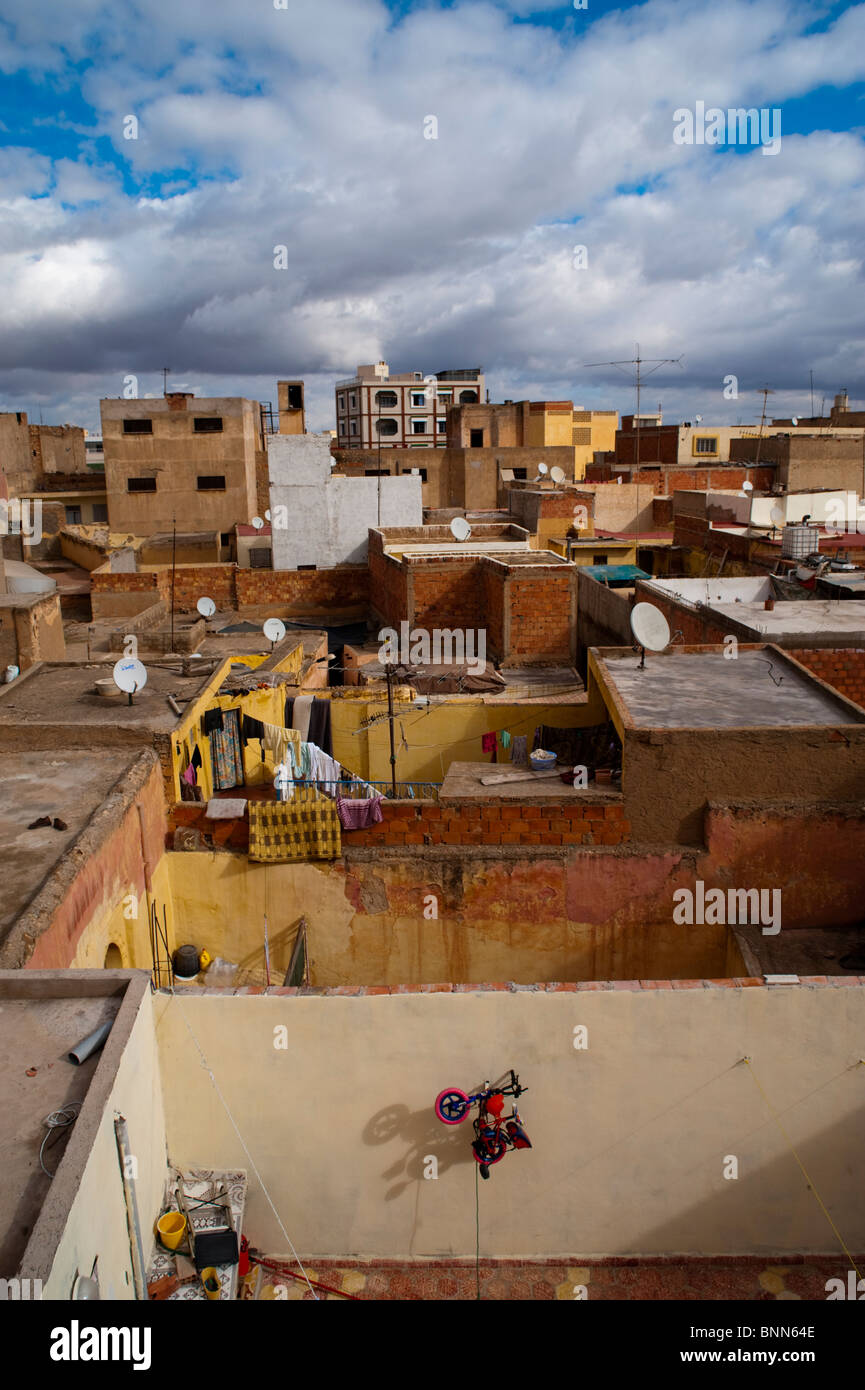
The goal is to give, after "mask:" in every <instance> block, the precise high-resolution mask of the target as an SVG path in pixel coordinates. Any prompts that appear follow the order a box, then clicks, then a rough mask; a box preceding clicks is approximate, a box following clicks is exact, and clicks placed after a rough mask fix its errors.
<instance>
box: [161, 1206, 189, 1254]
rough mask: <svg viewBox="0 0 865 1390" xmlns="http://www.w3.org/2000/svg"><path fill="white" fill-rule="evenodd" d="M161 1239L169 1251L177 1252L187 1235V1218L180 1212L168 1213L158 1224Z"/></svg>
mask: <svg viewBox="0 0 865 1390" xmlns="http://www.w3.org/2000/svg"><path fill="white" fill-rule="evenodd" d="M156 1229H157V1231H158V1232H159V1239H160V1240H161V1241H162V1244H163V1245H164V1246H165V1247H166V1248H167V1249H168V1250H176V1249H177V1247H178V1246H179V1245H180V1242H181V1241H182V1240H183V1237H184V1236H185V1235H186V1217H185V1216H184V1215H183V1213H182V1212H179V1211H167V1212H166V1213H165V1215H164V1216H160V1218H159V1220H158V1221H157V1223H156Z"/></svg>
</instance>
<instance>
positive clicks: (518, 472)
mask: <svg viewBox="0 0 865 1390" xmlns="http://www.w3.org/2000/svg"><path fill="white" fill-rule="evenodd" d="M514 481H515V482H518V483H524V482H525V481H526V470H525V468H515V469H514Z"/></svg>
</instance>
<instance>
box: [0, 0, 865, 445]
mask: <svg viewBox="0 0 865 1390" xmlns="http://www.w3.org/2000/svg"><path fill="white" fill-rule="evenodd" d="M277 6H279V8H277ZM0 71H2V74H3V89H4V96H5V100H4V101H3V104H2V112H0V118H2V119H0V198H2V213H0V294H2V302H3V309H4V313H3V321H4V332H3V333H2V335H0V409H2V410H17V409H23V410H27V411H28V412H29V414H30V417H31V419H33V420H38V419H39V418H40V415H41V418H43V419H44V421H45V422H46V423H58V422H61V421H66V420H68V421H70V422H73V423H77V424H83V425H85V426H87V427H88V428H90V429H97V428H98V418H99V417H98V400H99V398H100V397H101V396H119V395H121V394H122V392H123V389H124V379H125V378H126V377H127V376H130V375H133V376H135V377H136V378H137V380H138V391H139V394H140V395H142V396H143V395H146V394H148V393H153V394H160V393H161V391H162V374H161V368H162V367H163V366H168V367H170V368H171V371H170V373H169V378H168V380H169V385H170V386H171V385H173V386H175V387H176V388H178V389H187V390H194V391H196V392H197V393H198V394H202V395H246V396H251V397H254V398H256V399H262V400H267V399H271V400H274V401H275V381H276V378H277V377H279V376H289V377H303V378H304V379H305V380H306V383H307V400H308V427H309V428H311V429H323V428H326V427H330V426H332V425H333V423H334V421H333V383H334V381H335V380H337V379H338V378H341V377H345V376H350V375H352V374H353V372H354V369H355V366H356V364H357V363H359V362H373V361H375V360H377V359H378V358H379V357H384V358H385V359H386V360H387V361H388V362H389V363H390V365H391V369H392V370H393V371H405V370H420V371H423V372H424V373H428V372H433V371H438V370H440V369H442V368H447V367H459V366H478V365H482V366H483V367H484V368H485V370H486V372H487V384H488V386H489V388H490V397H491V399H492V400H501V399H503V398H504V397H512V398H514V399H520V398H526V397H531V398H534V399H542V398H548V399H557V398H570V399H573V400H574V401H575V402H576V403H577V404H578V405H585V406H587V407H588V406H599V407H608V408H609V407H614V408H618V409H620V410H629V409H631V408H632V406H633V390H632V387H631V386H630V384H629V377H628V373H629V372H630V371H631V369H630V368H627V367H626V368H623V369H617V368H608V367H589V366H587V364H590V363H596V362H599V361H606V360H607V359H628V358H631V357H633V356H634V353H635V343H637V342H639V345H640V352H641V354H642V355H643V356H645V357H646V358H649V359H651V358H681V363H680V365H676V366H662V367H660V368H659V369H658V370H657V371H655V373H654V375H653V376H652V377H651V379H650V381H649V382H647V386H646V394H645V395H644V397H643V401H644V405H645V406H646V407H650V408H655V407H656V406H657V404H658V403H659V402H660V403H661V404H662V406H663V409H664V413H665V415H666V417H667V418H668V419H676V418H693V415H695V414H696V413H698V412H699V413H701V414H702V416H703V418H704V420H705V421H707V422H709V421H715V422H731V423H735V422H736V421H737V420H739V419H741V420H743V421H748V420H751V419H753V418H755V416H756V415H757V414H758V413H759V401H760V398H759V397H758V396H757V395H756V392H757V390H758V389H759V388H760V387H762V386H764V385H769V386H771V387H773V388H774V390H775V392H776V395H775V396H774V397H773V398H771V399H772V407H771V408H773V409H774V411H775V413H776V414H790V413H795V412H797V411H798V412H799V413H807V412H808V411H809V408H810V406H809V370H813V374H814V390H815V398H816V399H815V404H816V408H817V410H818V411H819V408H820V401H821V398H822V397H823V396H824V395H825V396H826V398H827V402H830V401H831V397H832V395H833V394H834V392H835V391H837V390H838V389H840V388H842V387H846V388H847V389H848V390H849V392H850V395H851V400H855V401H862V400H863V398H865V327H863V320H865V294H863V269H862V260H863V244H865V230H863V229H865V146H863V130H865V4H858V5H857V4H847V3H840V4H837V3H836V4H821V3H811V0H798V3H794V2H793V0H647V3H644V4H626V3H625V4H623V3H615V0H588V3H587V5H586V7H585V8H576V6H575V4H574V3H573V0H568V3H566V4H565V3H562V4H557V5H555V6H551V7H549V8H538V7H537V6H536V4H534V3H533V0H454V3H437V2H436V0H418V2H417V3H415V0H391V3H384V0H125V3H122V4H119V3H117V0H68V3H64V4H56V3H49V0H0ZM698 103H704V104H705V108H707V109H708V108H720V109H721V110H722V111H724V112H726V110H728V109H731V108H738V107H754V108H758V109H763V108H765V109H766V110H767V111H768V112H771V111H777V112H780V131H781V145H780V149H779V150H778V151H777V153H775V154H765V153H764V152H763V149H762V148H761V146H760V145H759V144H747V143H746V144H742V145H736V144H733V143H730V142H729V141H728V140H726V136H725V135H724V129H723V128H720V134H721V136H722V137H724V141H725V142H724V143H720V144H705V143H704V144H697V143H693V144H682V143H677V142H676V141H675V140H674V131H675V130H676V128H677V122H676V120H675V119H674V113H675V112H677V111H683V110H687V111H692V112H696V111H697V109H698ZM430 118H434V120H432V119H430ZM772 119H773V120H774V122H775V124H774V126H773V127H772V130H773V133H774V132H776V131H777V121H778V119H779V118H778V117H777V116H776V117H774V118H772ZM678 125H679V128H680V129H681V118H680V119H679V123H678ZM697 125H698V126H699V122H698V123H697ZM714 130H715V135H716V136H717V135H718V134H719V127H718V126H717V125H716V126H715V128H714ZM431 136H434V137H435V138H430V137H431ZM129 137H133V138H129ZM282 246H284V247H286V248H287V251H286V254H285V256H284V257H282V258H280V257H278V256H277V257H276V259H283V260H285V261H286V262H287V265H286V268H276V266H275V248H278V247H282ZM576 248H584V250H582V251H580V250H578V249H576ZM651 365H653V364H651V363H650V364H649V366H650V367H651ZM731 375H732V376H735V377H736V378H737V380H738V391H739V394H738V398H737V399H725V397H724V380H725V378H726V377H728V376H731ZM827 408H828V404H827Z"/></svg>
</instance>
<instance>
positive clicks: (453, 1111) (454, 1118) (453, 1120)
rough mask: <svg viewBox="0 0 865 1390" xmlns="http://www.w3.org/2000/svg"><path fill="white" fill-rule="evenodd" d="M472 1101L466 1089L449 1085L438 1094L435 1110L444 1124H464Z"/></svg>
mask: <svg viewBox="0 0 865 1390" xmlns="http://www.w3.org/2000/svg"><path fill="white" fill-rule="evenodd" d="M469 1107H470V1101H469V1098H468V1096H467V1095H466V1093H465V1091H460V1090H457V1088H456V1087H455V1086H449V1087H448V1089H447V1090H446V1091H441V1092H440V1093H439V1095H437V1096H436V1103H435V1112H436V1114H437V1115H438V1117H439V1119H440V1120H441V1122H442V1124H443V1125H458V1124H462V1122H463V1120H464V1119H465V1117H466V1115H467V1114H468V1113H469Z"/></svg>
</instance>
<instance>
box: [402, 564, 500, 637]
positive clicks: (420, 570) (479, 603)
mask: <svg viewBox="0 0 865 1390" xmlns="http://www.w3.org/2000/svg"><path fill="white" fill-rule="evenodd" d="M479 571H480V562H479V561H478V559H477V557H476V556H472V557H468V558H467V559H465V560H461V559H456V558H451V559H448V560H447V561H446V562H445V563H444V564H441V563H435V562H432V561H428V560H417V561H415V560H413V561H412V564H411V574H412V581H413V583H412V590H413V597H414V607H413V611H412V614H411V618H412V621H413V622H414V623H416V624H417V626H418V627H421V628H425V629H427V631H432V629H433V628H462V629H464V630H466V629H469V628H471V629H475V628H481V627H484V626H485V624H486V618H487V612H486V611H485V604H484V589H483V583H482V581H481V578H480V573H479Z"/></svg>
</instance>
